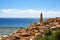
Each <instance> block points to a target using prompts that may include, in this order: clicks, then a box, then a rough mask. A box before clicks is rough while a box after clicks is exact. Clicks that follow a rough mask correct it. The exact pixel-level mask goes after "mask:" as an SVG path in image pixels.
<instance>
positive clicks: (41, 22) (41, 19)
mask: <svg viewBox="0 0 60 40" xmlns="http://www.w3.org/2000/svg"><path fill="white" fill-rule="evenodd" d="M40 25H43V14H42V12H41V14H40Z"/></svg>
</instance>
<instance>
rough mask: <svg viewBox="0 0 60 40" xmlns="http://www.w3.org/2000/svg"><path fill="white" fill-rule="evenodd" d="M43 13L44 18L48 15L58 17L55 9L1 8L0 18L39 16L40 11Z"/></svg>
mask: <svg viewBox="0 0 60 40" xmlns="http://www.w3.org/2000/svg"><path fill="white" fill-rule="evenodd" d="M41 12H42V13H43V17H44V18H49V17H60V12H56V11H43V10H35V9H25V10H20V9H15V8H13V9H1V10H0V18H2V17H3V18H39V17H40V13H41Z"/></svg>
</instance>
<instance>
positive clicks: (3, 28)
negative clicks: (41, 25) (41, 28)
mask: <svg viewBox="0 0 60 40" xmlns="http://www.w3.org/2000/svg"><path fill="white" fill-rule="evenodd" d="M39 20H40V19H39V18H0V36H4V35H8V34H10V33H12V32H14V31H15V30H17V29H18V28H25V27H29V25H30V22H32V23H34V22H39ZM43 20H44V21H45V20H47V18H43Z"/></svg>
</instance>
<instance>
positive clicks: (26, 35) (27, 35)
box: [22, 34, 30, 37]
mask: <svg viewBox="0 0 60 40" xmlns="http://www.w3.org/2000/svg"><path fill="white" fill-rule="evenodd" d="M29 36H30V34H25V35H22V37H29Z"/></svg>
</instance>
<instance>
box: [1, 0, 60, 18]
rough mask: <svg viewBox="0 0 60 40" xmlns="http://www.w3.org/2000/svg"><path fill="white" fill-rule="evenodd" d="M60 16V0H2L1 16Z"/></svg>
mask: <svg viewBox="0 0 60 40" xmlns="http://www.w3.org/2000/svg"><path fill="white" fill-rule="evenodd" d="M41 12H42V13H43V17H44V18H50V17H60V0H0V18H39V17H40V13H41Z"/></svg>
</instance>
